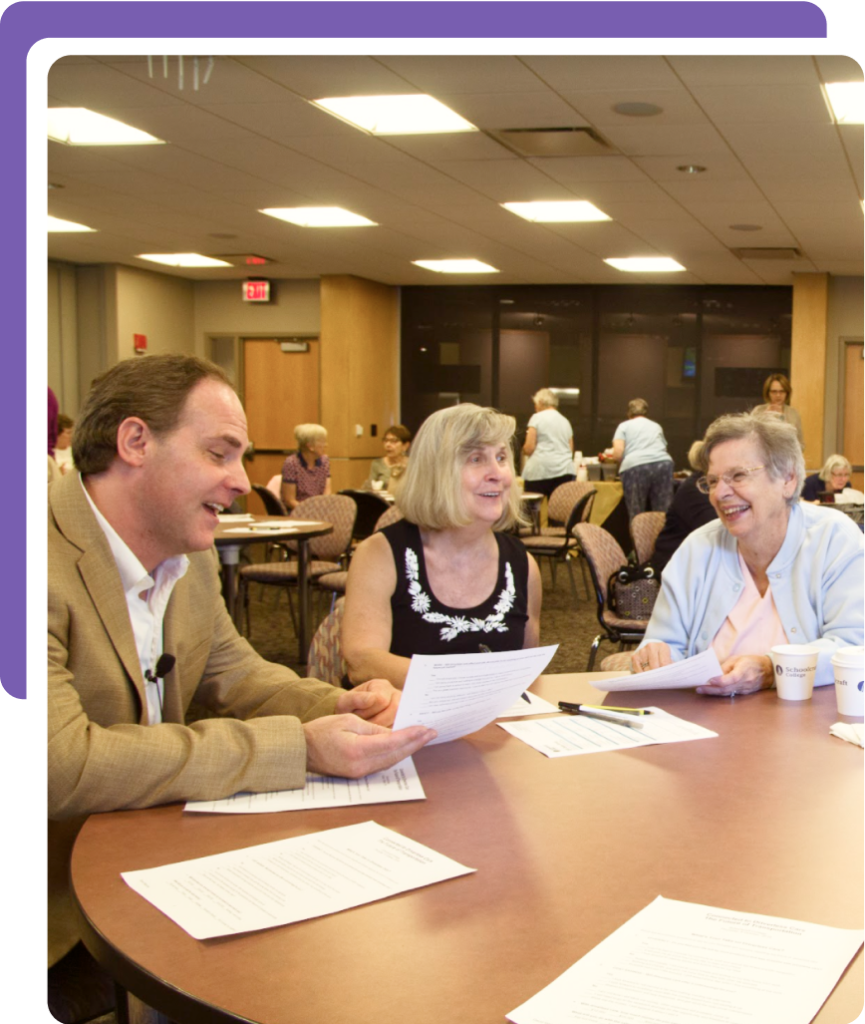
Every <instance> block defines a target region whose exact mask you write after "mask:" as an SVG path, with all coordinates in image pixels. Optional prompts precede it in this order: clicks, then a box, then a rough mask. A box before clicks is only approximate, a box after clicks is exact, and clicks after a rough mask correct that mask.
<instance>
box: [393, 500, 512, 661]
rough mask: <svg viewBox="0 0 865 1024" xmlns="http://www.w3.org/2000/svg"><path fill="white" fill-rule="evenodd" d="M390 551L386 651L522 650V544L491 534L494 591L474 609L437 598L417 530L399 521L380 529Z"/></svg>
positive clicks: (408, 653)
mask: <svg viewBox="0 0 865 1024" xmlns="http://www.w3.org/2000/svg"><path fill="white" fill-rule="evenodd" d="M382 533H383V534H384V535H385V537H387V540H388V543H389V544H390V546H391V550H392V551H393V557H394V563H395V565H396V571H397V585H396V590H395V591H394V594H393V597H392V598H391V601H390V604H391V613H392V615H393V630H392V634H391V643H390V652H391V654H399V655H401V656H402V657H405V658H410V657H411V656H412V654H477V653H478V646H479V645H480V644H484V645H485V646H486V647H489V648H490V650H492V651H517V650H521V649H522V646H523V642H524V637H525V628H526V622H527V621H528V610H527V607H528V578H529V561H528V556H527V555H526V549H525V546H524V545H523V544H522V542H521V541H520V540H519V539H518V538H517V537H514V536H512V535H511V534H508V533H496V534H495V538H496V542H497V543H498V547H499V575H498V579H497V581H496V585H495V587H494V588H493V592H492V593H491V594H490V596H489V597H488V598H487V599H486V600H485V601H483V602H482V603H481V604H479V605H477V606H476V607H474V608H449V607H448V606H447V605H444V604H442V603H441V602H440V601H437V600H436V598H435V596H434V595H433V592H432V588H431V587H430V585H429V580H428V579H427V574H426V563H425V562H424V556H423V544H422V543H421V536H420V530H419V529H418V528H417V526H415V524H414V523H410V522H408V520H406V519H400V520H399V521H398V522H396V523H393V524H392V525H391V526H388V527H386V528H385V529H384V530H382Z"/></svg>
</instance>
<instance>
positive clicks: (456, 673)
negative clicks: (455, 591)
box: [393, 644, 558, 743]
mask: <svg viewBox="0 0 865 1024" xmlns="http://www.w3.org/2000/svg"><path fill="white" fill-rule="evenodd" d="M557 648H558V645H557V644H553V645H552V646H550V647H530V648H528V649H527V650H521V651H496V652H494V653H492V654H441V655H438V654H415V655H412V659H411V664H410V665H409V669H408V675H407V676H406V680H405V686H404V687H403V691H402V698H401V699H400V702H399V708H398V709H397V713H396V719H395V721H394V723H393V728H394V729H402V728H403V727H404V726H407V725H427V726H432V728H434V729H435V730H436V731H437V732H438V736H437V737H436V739H434V740H432V743H447V742H448V741H449V740H455V739H459V737H460V736H466V735H467V734H468V733H470V732H476V731H477V730H478V729H482V728H483V727H484V726H485V725H489V723H490V722H492V720H493V719H494V718H495V717H496V716H497V715H500V714H501V713H502V712H503V711H505V710H507V709H508V708H509V707H510V706H511V705H512V704H513V703H514V701H515V700H516V699H517V698H518V697H519V695H520V694H521V693H522V692H523V691H524V690H525V689H526V688H527V687H528V686H529V685H530V684H531V683H533V682H534V681H535V679H537V678H538V676H539V675H540V674H541V673H542V672H543V671H544V669H545V668H546V667H547V665H549V663H550V660H551V658H552V656H553V655H554V654H555V653H556V650H557Z"/></svg>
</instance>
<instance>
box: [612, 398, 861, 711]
mask: <svg viewBox="0 0 865 1024" xmlns="http://www.w3.org/2000/svg"><path fill="white" fill-rule="evenodd" d="M700 464H701V466H702V468H703V469H704V470H705V472H706V475H705V476H704V477H701V479H700V482H699V486H700V488H701V490H703V491H704V492H706V493H707V494H708V495H709V500H710V501H711V503H712V506H713V507H714V509H715V511H716V512H717V513H718V518H719V521H718V522H712V523H707V524H706V525H705V526H701V527H700V528H699V529H698V530H696V531H695V532H694V533H692V534H691V535H690V537H688V538H686V540H685V541H684V543H683V544H682V546H681V547H680V548H679V550H678V551H677V552H676V553H675V554H674V555H673V557H672V558H671V559H670V561H669V563H668V565H667V568H666V569H665V570H664V577H663V580H662V581H661V592H660V594H659V595H658V599H657V601H656V602H655V607H654V611H653V612H652V617H651V619H650V620H649V625H648V627H647V629H646V638H645V639H644V640H643V642H642V643H641V644H640V646H639V648H638V649H637V650H636V651H635V652H634V654H633V656H632V666H633V670H634V671H635V672H645V671H646V670H648V669H652V668H657V667H659V666H660V665H668V664H670V662H671V661H673V660H677V661H678V660H681V659H683V658H689V657H691V656H692V655H694V654H699V653H701V652H702V651H705V650H707V649H708V648H709V647H710V646H711V647H714V649H715V652H716V653H717V655H718V660H719V661H720V663H721V670H722V674H721V675H720V676H717V677H715V678H714V679H709V680H707V681H706V684H705V685H703V686H698V687H697V692H698V693H706V694H711V695H714V696H733V695H735V694H737V693H751V692H753V691H755V690H760V689H762V688H764V687H768V686H771V684H772V680H773V674H772V662H771V661H770V659H769V650H770V649H771V648H772V647H773V646H774V645H775V644H813V645H814V646H815V647H818V648H820V658H819V660H818V663H817V673H816V676H815V679H814V684H815V686H824V685H826V684H828V683H831V682H832V681H833V673H832V666H831V664H830V658H831V657H832V654H833V653H834V652H835V651H836V650H837V649H838V648H839V647H843V646H845V645H861V644H862V643H863V585H862V584H863V538H862V534H861V532H860V531H859V528H858V527H857V526H856V524H855V523H853V522H852V521H851V520H850V519H848V518H847V516H843V515H838V513H837V512H833V511H832V510H831V509H826V508H820V507H819V506H816V505H809V504H807V503H806V502H800V501H799V492H800V490H801V488H802V481H803V479H804V476H805V462H804V458H803V456H802V447H801V445H800V444H799V439H798V437H797V436H796V429H795V427H793V426H792V425H790V424H787V423H784V422H782V421H781V420H780V419H778V418H776V417H774V416H763V415H759V414H758V415H754V414H753V413H744V414H741V415H736V416H722V417H720V419H717V420H715V422H714V423H712V424H710V426H709V429H708V430H707V431H706V436H705V438H704V439H703V450H702V452H701V455H700Z"/></svg>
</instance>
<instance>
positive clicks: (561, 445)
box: [523, 388, 577, 498]
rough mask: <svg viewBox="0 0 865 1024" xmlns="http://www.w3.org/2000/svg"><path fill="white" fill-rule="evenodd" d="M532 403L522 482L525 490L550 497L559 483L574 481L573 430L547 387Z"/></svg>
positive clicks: (556, 399)
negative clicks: (533, 408) (533, 405)
mask: <svg viewBox="0 0 865 1024" xmlns="http://www.w3.org/2000/svg"><path fill="white" fill-rule="evenodd" d="M532 401H533V402H534V403H535V412H534V415H533V416H532V418H531V419H530V420H529V425H528V429H527V430H526V440H525V443H524V444H523V452H524V454H525V455H527V456H528V458H527V459H526V463H525V465H524V466H523V483H524V486H525V489H526V490H527V491H537V492H538V493H539V494H545V495H546V496H547V497H548V498H549V496H550V495H551V494H552V493H553V491H554V490H555V489H556V488H557V487H558V486H559V485H560V484H566V483H569V482H570V481H571V480H576V478H577V476H576V473H575V472H574V431H573V428H572V427H571V424H570V423H569V421H568V420H567V419H565V417H564V416H562V414H561V413H560V412H559V410H558V404H559V398H558V395H556V394H555V393H554V392H552V391H550V389H549V388H541V390H540V391H537V392H536V393H535V394H534V395H532Z"/></svg>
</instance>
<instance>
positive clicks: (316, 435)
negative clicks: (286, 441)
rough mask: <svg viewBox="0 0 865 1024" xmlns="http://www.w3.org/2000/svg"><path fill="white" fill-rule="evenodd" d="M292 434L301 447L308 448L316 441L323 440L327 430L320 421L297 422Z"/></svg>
mask: <svg viewBox="0 0 865 1024" xmlns="http://www.w3.org/2000/svg"><path fill="white" fill-rule="evenodd" d="M294 436H295V438H296V440H297V443H298V445H300V447H301V448H309V447H311V446H312V445H314V444H315V442H316V441H324V440H326V438H327V431H326V430H325V429H324V427H323V426H322V425H321V424H320V423H298V425H297V426H296V427H295V428H294Z"/></svg>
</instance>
